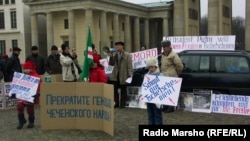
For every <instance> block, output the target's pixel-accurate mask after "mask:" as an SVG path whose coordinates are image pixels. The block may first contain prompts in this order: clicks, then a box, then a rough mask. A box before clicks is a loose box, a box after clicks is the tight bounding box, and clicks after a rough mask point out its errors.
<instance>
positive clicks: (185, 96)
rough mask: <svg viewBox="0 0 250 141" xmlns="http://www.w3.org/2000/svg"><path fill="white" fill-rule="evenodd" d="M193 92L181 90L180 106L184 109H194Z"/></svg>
mask: <svg viewBox="0 0 250 141" xmlns="http://www.w3.org/2000/svg"><path fill="white" fill-rule="evenodd" d="M193 95H194V94H193V93H191V92H180V96H179V101H178V108H180V109H183V110H184V111H192V107H193Z"/></svg>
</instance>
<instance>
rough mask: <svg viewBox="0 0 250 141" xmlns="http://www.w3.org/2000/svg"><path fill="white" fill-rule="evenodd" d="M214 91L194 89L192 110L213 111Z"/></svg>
mask: <svg viewBox="0 0 250 141" xmlns="http://www.w3.org/2000/svg"><path fill="white" fill-rule="evenodd" d="M212 93H213V91H212V90H203V89H194V90H193V94H194V95H193V106H192V111H193V112H204V113H211V96H212Z"/></svg>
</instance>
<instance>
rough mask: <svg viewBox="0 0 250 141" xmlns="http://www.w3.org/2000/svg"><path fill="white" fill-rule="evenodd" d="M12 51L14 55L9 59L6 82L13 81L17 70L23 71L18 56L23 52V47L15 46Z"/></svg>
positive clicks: (6, 68)
mask: <svg viewBox="0 0 250 141" xmlns="http://www.w3.org/2000/svg"><path fill="white" fill-rule="evenodd" d="M12 51H13V53H12V56H11V57H10V58H9V59H8V61H7V63H6V67H5V73H6V74H5V75H4V77H5V78H4V80H5V82H11V81H12V78H13V76H14V73H15V72H20V73H22V65H21V63H20V59H19V57H18V56H19V54H20V52H21V49H20V48H18V47H14V48H13V49H12Z"/></svg>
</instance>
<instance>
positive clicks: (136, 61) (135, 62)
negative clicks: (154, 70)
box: [130, 48, 158, 69]
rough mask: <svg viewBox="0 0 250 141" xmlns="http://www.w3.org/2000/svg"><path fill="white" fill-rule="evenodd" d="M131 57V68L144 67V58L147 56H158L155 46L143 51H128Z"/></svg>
mask: <svg viewBox="0 0 250 141" xmlns="http://www.w3.org/2000/svg"><path fill="white" fill-rule="evenodd" d="M130 56H131V59H132V66H133V69H138V68H143V67H146V60H147V59H148V58H149V57H155V58H157V56H158V51H157V48H152V49H147V50H144V51H138V52H133V53H130Z"/></svg>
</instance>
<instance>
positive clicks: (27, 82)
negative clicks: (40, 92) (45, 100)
mask: <svg viewBox="0 0 250 141" xmlns="http://www.w3.org/2000/svg"><path fill="white" fill-rule="evenodd" d="M39 82H40V78H38V77H34V76H30V75H26V74H23V73H19V72H15V73H14V77H13V80H12V82H11V83H10V92H9V95H10V96H11V95H12V94H16V98H18V99H22V100H25V101H28V102H31V103H34V97H32V96H34V95H36V93H37V88H38V85H39Z"/></svg>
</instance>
